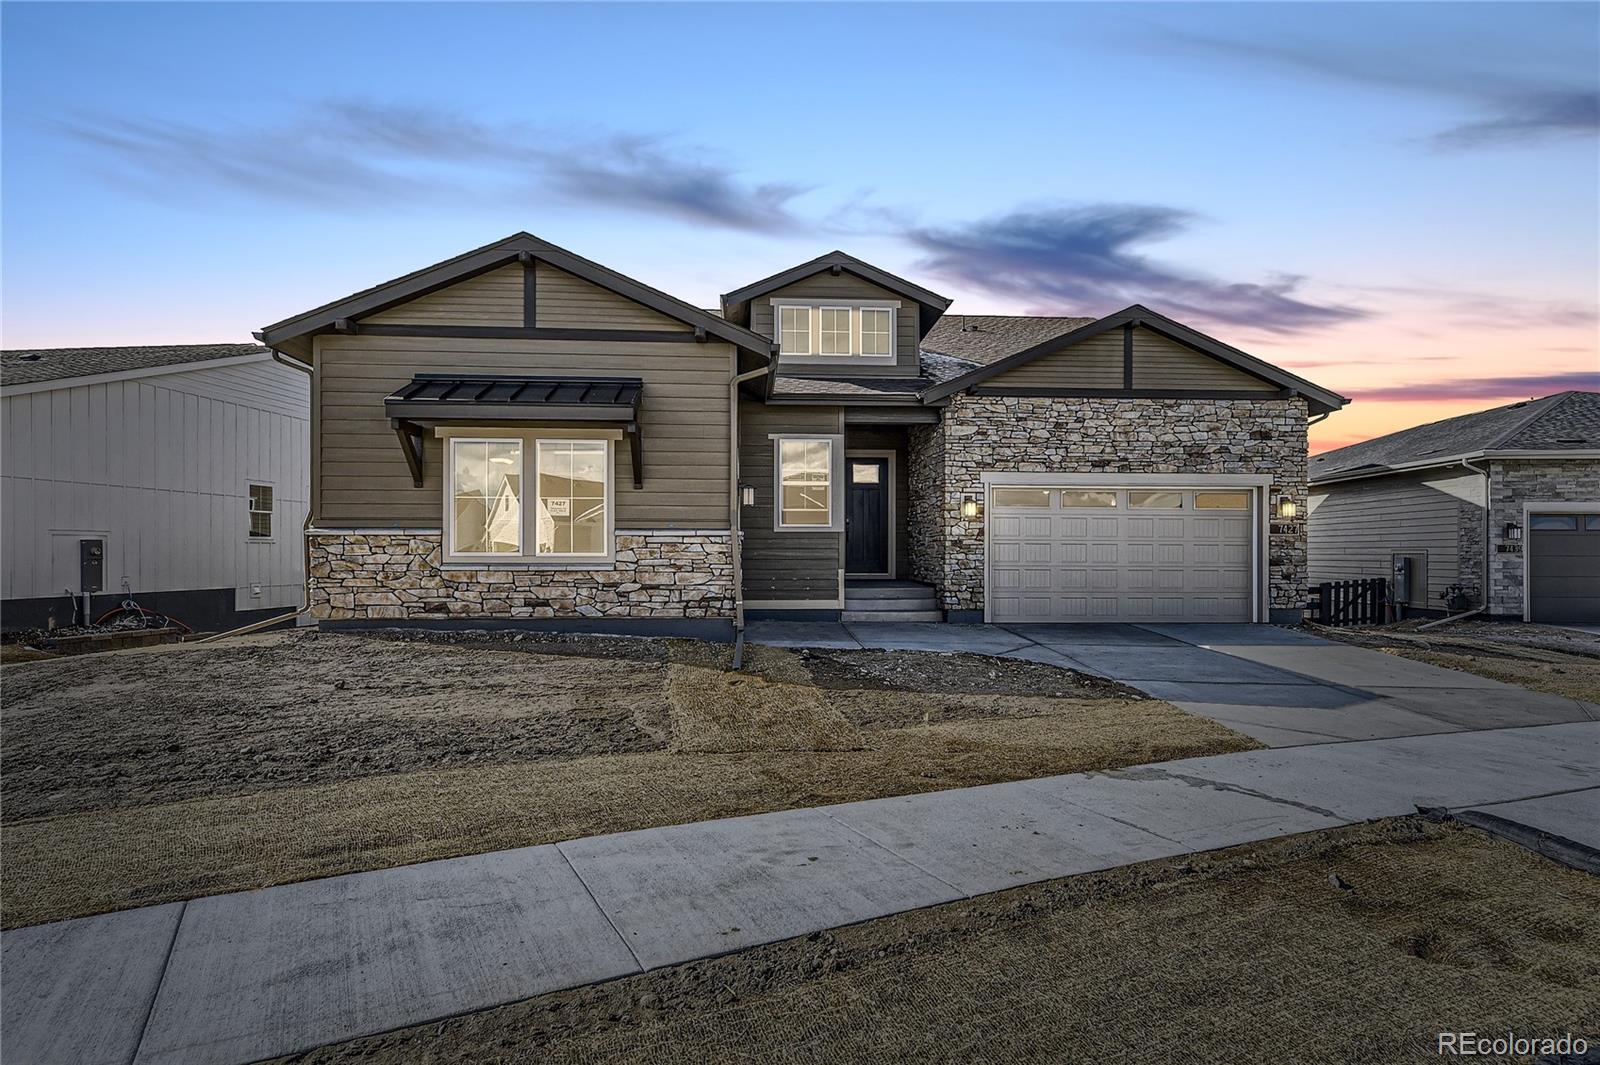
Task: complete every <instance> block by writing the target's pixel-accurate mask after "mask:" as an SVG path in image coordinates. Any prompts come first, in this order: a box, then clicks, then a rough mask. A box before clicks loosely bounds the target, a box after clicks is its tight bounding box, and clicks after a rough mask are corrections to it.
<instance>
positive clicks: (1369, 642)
mask: <svg viewBox="0 0 1600 1065" xmlns="http://www.w3.org/2000/svg"><path fill="white" fill-rule="evenodd" d="M1422 624H1425V622H1418V621H1406V622H1401V623H1400V624H1397V625H1374V626H1362V627H1359V628H1324V627H1322V626H1308V628H1310V629H1311V630H1312V631H1314V632H1316V633H1317V635H1319V636H1323V637H1326V638H1328V639H1332V640H1343V641H1344V642H1345V643H1353V644H1355V645H1357V646H1358V647H1370V648H1372V649H1373V650H1376V651H1384V652H1386V653H1388V654H1392V655H1399V656H1400V657H1402V658H1413V659H1416V660H1417V661H1419V662H1427V663H1430V664H1431V665H1435V666H1444V667H1445V668H1447V669H1460V670H1465V671H1466V672H1468V673H1476V674H1478V675H1479V676H1480V677H1488V678H1489V679H1491V680H1499V681H1504V682H1505V683H1507V684H1518V685H1521V686H1522V687H1524V688H1531V689H1533V690H1534V691H1542V692H1549V693H1550V694H1552V695H1565V696H1568V697H1569V698H1573V699H1583V700H1585V701H1587V702H1591V703H1600V636H1595V635H1593V634H1591V633H1586V632H1576V631H1574V630H1572V629H1561V628H1556V627H1555V626H1552V625H1521V624H1511V623H1503V622H1492V621H1471V620H1468V621H1459V622H1452V623H1451V624H1449V625H1441V626H1439V627H1438V628H1434V629H1428V630H1426V631H1423V630H1420V629H1419V627H1418V626H1420V625H1422Z"/></svg>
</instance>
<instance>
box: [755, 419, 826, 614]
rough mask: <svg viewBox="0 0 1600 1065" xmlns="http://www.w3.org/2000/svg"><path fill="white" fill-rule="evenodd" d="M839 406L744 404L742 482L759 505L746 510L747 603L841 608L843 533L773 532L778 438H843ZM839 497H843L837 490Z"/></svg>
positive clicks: (756, 504)
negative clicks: (789, 435)
mask: <svg viewBox="0 0 1600 1065" xmlns="http://www.w3.org/2000/svg"><path fill="white" fill-rule="evenodd" d="M843 432H844V419H843V416H842V414H841V413H840V410H839V408H838V407H812V406H804V407H801V406H796V407H783V406H767V405H765V404H762V403H755V402H749V401H741V402H740V404H739V478H740V480H741V481H742V482H743V483H745V484H748V485H753V486H754V487H755V490H756V501H755V505H754V506H750V507H745V508H743V510H742V512H741V514H740V525H741V527H742V528H743V530H744V597H745V600H746V601H747V602H755V603H764V602H773V601H781V600H791V601H796V600H803V601H808V602H824V601H826V602H829V603H833V604H835V605H842V603H841V601H840V598H839V587H840V585H839V580H840V574H841V572H842V567H843V566H844V534H843V533H838V532H777V531H776V530H774V529H773V527H772V526H773V520H772V519H773V507H774V505H775V498H776V497H775V494H774V491H773V483H772V473H773V470H772V467H773V454H774V450H773V449H774V448H775V447H776V445H777V441H775V440H772V439H771V434H773V433H811V434H828V435H840V434H842V433H843ZM834 498H835V499H838V498H839V493H838V492H837V491H836V492H835V494H834Z"/></svg>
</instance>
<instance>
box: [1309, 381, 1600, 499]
mask: <svg viewBox="0 0 1600 1065" xmlns="http://www.w3.org/2000/svg"><path fill="white" fill-rule="evenodd" d="M1575 447H1585V448H1600V392H1557V393H1556V394H1555V395H1552V396H1544V397H1542V398H1540V399H1529V400H1524V401H1522V402H1520V403H1509V404H1507V405H1506V406H1503V407H1495V408H1493V409H1492V410H1484V411H1478V412H1476V413H1474V414H1462V415H1458V416H1457V417H1454V418H1446V419H1444V420H1443V421H1437V422H1429V423H1428V424H1426V425H1418V426H1413V427H1412V428H1410V429H1402V430H1400V431H1399V432H1398V433H1390V434H1389V435H1388V436H1380V437H1376V438H1374V439H1372V440H1364V441H1362V442H1361V443H1359V444H1351V445H1350V446H1349V447H1342V448H1339V449H1338V450H1337V451H1329V452H1326V453H1324V454H1321V455H1315V456H1313V457H1312V459H1311V480H1312V482H1313V483H1315V482H1317V481H1319V480H1324V479H1326V478H1329V477H1336V476H1341V475H1344V474H1351V473H1358V472H1362V471H1367V470H1370V471H1372V472H1377V471H1380V470H1383V469H1387V468H1391V467H1394V466H1401V465H1406V464H1410V463H1418V462H1427V461H1428V460H1430V459H1446V458H1449V457H1451V456H1453V455H1470V454H1474V453H1476V452H1479V451H1486V450H1517V451H1561V450H1566V449H1568V448H1575Z"/></svg>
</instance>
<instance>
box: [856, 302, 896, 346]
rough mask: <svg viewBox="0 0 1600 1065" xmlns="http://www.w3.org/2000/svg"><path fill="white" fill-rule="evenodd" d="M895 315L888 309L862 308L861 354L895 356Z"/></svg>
mask: <svg viewBox="0 0 1600 1065" xmlns="http://www.w3.org/2000/svg"><path fill="white" fill-rule="evenodd" d="M893 345H894V313H893V312H892V311H890V310H889V308H887V307H863V308H861V354H863V355H893V354H894V346H893Z"/></svg>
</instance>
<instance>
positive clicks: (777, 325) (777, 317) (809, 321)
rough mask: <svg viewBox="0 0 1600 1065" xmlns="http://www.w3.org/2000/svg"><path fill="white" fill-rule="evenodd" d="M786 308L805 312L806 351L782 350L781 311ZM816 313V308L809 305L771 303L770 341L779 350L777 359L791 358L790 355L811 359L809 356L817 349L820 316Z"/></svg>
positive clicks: (794, 302) (796, 302) (797, 302)
mask: <svg viewBox="0 0 1600 1065" xmlns="http://www.w3.org/2000/svg"><path fill="white" fill-rule="evenodd" d="M786 307H787V308H789V309H792V310H803V311H805V312H806V350H804V351H784V350H783V311H784V308H786ZM816 311H817V309H816V307H814V306H812V305H811V304H809V303H801V302H799V301H790V302H788V303H779V302H778V301H777V300H774V301H773V303H772V333H773V337H772V339H773V340H775V341H777V342H778V349H779V350H778V357H779V358H782V357H783V356H785V355H791V356H792V355H799V356H801V357H811V356H813V355H814V354H815V351H816V347H817V344H816V340H817V331H818V329H819V327H820V323H819V321H818V318H819V317H820V316H819V315H818V314H817V313H816Z"/></svg>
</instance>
